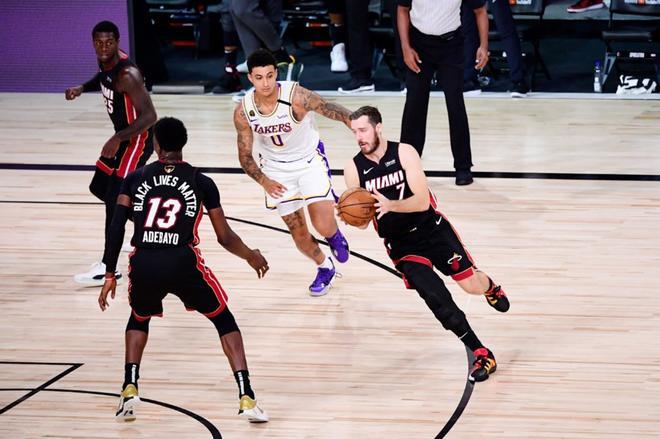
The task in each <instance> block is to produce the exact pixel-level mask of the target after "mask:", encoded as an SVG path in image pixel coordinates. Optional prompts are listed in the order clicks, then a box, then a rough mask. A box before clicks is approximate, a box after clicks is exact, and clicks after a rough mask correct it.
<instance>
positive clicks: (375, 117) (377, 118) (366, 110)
mask: <svg viewBox="0 0 660 439" xmlns="http://www.w3.org/2000/svg"><path fill="white" fill-rule="evenodd" d="M362 116H367V117H368V118H369V123H370V124H371V125H373V126H376V125H378V124H379V123H382V122H383V116H381V115H380V111H378V108H376V107H372V106H370V105H365V106H364V107H360V108H358V109H357V110H355V111H354V112H352V113H351V114H350V115H349V116H348V118H349V119H350V120H356V119H359V118H361V117H362Z"/></svg>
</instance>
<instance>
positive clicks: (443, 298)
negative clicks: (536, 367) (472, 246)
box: [397, 261, 497, 381]
mask: <svg viewBox="0 0 660 439" xmlns="http://www.w3.org/2000/svg"><path fill="white" fill-rule="evenodd" d="M397 269H398V270H399V271H400V272H401V273H402V274H403V275H404V276H405V279H406V281H407V283H408V285H410V286H411V287H412V288H414V289H415V290H417V293H418V294H419V295H420V297H421V298H422V299H424V302H426V305H427V306H428V307H429V309H430V310H431V312H433V315H434V316H435V317H436V319H438V320H439V321H440V323H442V326H443V327H444V328H445V329H447V330H449V331H451V332H453V333H454V334H455V335H456V336H457V337H458V338H459V340H461V341H462V342H463V344H464V345H465V346H467V347H468V348H469V349H470V350H472V352H473V353H474V356H475V361H474V364H473V367H472V369H471V371H470V380H473V381H484V380H486V379H488V376H489V375H490V374H491V373H493V372H495V370H496V368H497V364H496V362H495V357H494V356H493V353H492V352H491V351H490V350H489V349H488V348H486V347H485V346H484V345H483V344H482V343H481V341H480V340H479V338H477V335H476V334H475V333H474V331H473V330H472V328H471V327H470V324H469V323H468V321H467V318H466V317H465V314H464V313H463V311H461V309H460V308H459V307H458V306H457V305H456V303H455V302H454V300H453V298H452V297H451V293H450V292H449V290H448V289H447V287H446V286H445V284H444V282H443V281H442V279H441V278H440V277H439V276H438V275H437V274H436V273H435V271H433V268H432V267H431V266H430V262H429V263H428V264H425V263H419V262H411V261H403V262H400V263H399V264H398V265H397Z"/></svg>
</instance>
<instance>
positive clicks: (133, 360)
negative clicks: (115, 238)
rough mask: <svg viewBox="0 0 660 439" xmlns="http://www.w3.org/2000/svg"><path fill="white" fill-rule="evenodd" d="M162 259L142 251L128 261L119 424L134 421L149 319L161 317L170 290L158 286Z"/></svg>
mask: <svg viewBox="0 0 660 439" xmlns="http://www.w3.org/2000/svg"><path fill="white" fill-rule="evenodd" d="M164 259H166V258H165V257H164V254H163V253H162V252H156V251H153V250H144V249H142V250H138V251H136V252H134V253H133V254H132V255H131V257H130V259H129V267H131V269H130V270H129V273H128V277H129V285H128V291H129V296H130V297H129V302H130V304H131V316H130V317H129V319H128V323H127V324H126V334H125V343H126V351H125V357H124V358H125V362H124V383H123V384H122V391H121V395H120V398H119V407H118V408H117V412H116V414H115V420H116V421H118V422H126V421H134V420H135V418H136V412H135V408H136V406H137V405H138V403H139V402H140V397H139V396H138V379H139V378H140V364H141V363H142V354H143V352H144V348H145V346H146V344H147V340H148V338H149V322H150V321H151V317H152V316H162V315H163V298H164V297H165V296H166V295H167V290H168V287H169V285H167V284H168V282H160V283H159V279H160V273H159V269H160V268H161V267H160V265H161V261H162V260H164ZM164 268H165V269H167V268H168V267H164Z"/></svg>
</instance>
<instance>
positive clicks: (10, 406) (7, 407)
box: [0, 362, 83, 415]
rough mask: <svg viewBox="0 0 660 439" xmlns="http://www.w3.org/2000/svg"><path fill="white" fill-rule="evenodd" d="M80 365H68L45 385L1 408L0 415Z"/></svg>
mask: <svg viewBox="0 0 660 439" xmlns="http://www.w3.org/2000/svg"><path fill="white" fill-rule="evenodd" d="M3 364H22V363H15V362H14V363H12V362H3ZM29 364H37V363H29ZM82 365H83V363H68V366H69V368H68V369H66V370H65V371H64V372H61V373H59V374H57V375H56V376H54V377H53V378H51V379H49V380H48V381H46V382H45V383H43V384H41V385H40V386H39V387H36V388H34V389H32V390H30V391H29V392H28V393H26V394H25V395H23V396H21V397H20V398H18V399H17V400H16V401H14V402H12V403H9V404H7V405H6V406H4V407H3V408H1V409H0V415H1V414H3V413H5V412H6V411H8V410H11V409H12V408H14V407H16V406H17V405H19V404H20V403H22V402H23V401H25V400H26V399H28V398H31V397H33V396H34V395H36V394H37V393H39V392H41V391H42V390H44V389H45V388H46V387H48V386H50V385H51V384H53V383H55V382H57V381H59V380H61V379H62V378H64V377H65V376H67V375H68V374H70V373H71V372H73V371H74V370H76V369H78V368H79V367H80V366H82Z"/></svg>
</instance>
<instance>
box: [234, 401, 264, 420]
mask: <svg viewBox="0 0 660 439" xmlns="http://www.w3.org/2000/svg"><path fill="white" fill-rule="evenodd" d="M238 416H240V417H242V418H247V420H248V421H250V422H268V413H266V412H265V411H263V410H261V408H259V406H258V405H257V401H255V400H254V399H252V398H250V397H249V396H247V395H243V396H242V397H241V401H240V403H239V408H238Z"/></svg>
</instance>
